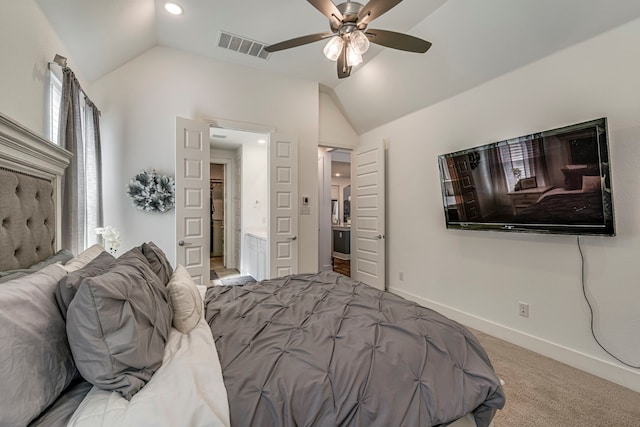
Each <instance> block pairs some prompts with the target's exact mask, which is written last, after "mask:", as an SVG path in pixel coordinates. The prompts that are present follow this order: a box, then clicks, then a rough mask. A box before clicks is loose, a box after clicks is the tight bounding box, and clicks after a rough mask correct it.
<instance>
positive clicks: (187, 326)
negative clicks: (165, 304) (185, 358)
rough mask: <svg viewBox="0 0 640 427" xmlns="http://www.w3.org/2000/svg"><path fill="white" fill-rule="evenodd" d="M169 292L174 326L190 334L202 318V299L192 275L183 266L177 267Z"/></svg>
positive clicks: (168, 285)
mask: <svg viewBox="0 0 640 427" xmlns="http://www.w3.org/2000/svg"><path fill="white" fill-rule="evenodd" d="M167 290H168V291H169V296H170V297H171V305H172V308H173V326H174V327H175V328H176V329H177V330H179V331H180V332H182V333H184V334H188V333H189V332H190V331H191V330H192V329H193V328H195V327H196V325H197V324H198V322H200V319H201V318H202V298H201V296H200V292H199V291H198V288H197V287H196V284H195V283H194V282H193V280H192V279H191V275H190V274H189V272H188V271H187V269H186V268H184V267H183V266H182V265H178V266H177V267H176V271H174V272H173V275H172V276H171V279H169V283H168V284H167Z"/></svg>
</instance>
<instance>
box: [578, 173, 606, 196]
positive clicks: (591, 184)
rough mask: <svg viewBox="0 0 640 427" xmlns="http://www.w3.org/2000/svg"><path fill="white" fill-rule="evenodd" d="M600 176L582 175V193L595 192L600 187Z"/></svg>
mask: <svg viewBox="0 0 640 427" xmlns="http://www.w3.org/2000/svg"><path fill="white" fill-rule="evenodd" d="M601 182H602V178H600V177H599V176H583V177H582V192H583V193H597V192H598V191H600V189H601V187H602V186H601Z"/></svg>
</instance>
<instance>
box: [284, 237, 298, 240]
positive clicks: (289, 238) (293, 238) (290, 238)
mask: <svg viewBox="0 0 640 427" xmlns="http://www.w3.org/2000/svg"><path fill="white" fill-rule="evenodd" d="M297 238H298V237H297V236H293V237H288V238H287V240H291V241H293V240H296V239H297Z"/></svg>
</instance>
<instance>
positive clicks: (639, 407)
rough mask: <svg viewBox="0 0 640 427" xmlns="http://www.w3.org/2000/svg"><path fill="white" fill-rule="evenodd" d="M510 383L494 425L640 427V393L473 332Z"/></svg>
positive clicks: (523, 426)
mask: <svg viewBox="0 0 640 427" xmlns="http://www.w3.org/2000/svg"><path fill="white" fill-rule="evenodd" d="M473 333H474V334H475V335H476V336H477V337H478V339H479V340H480V342H481V343H482V345H483V346H484V348H485V349H486V350H487V353H489V357H490V358H491V362H492V363H493V366H494V368H495V370H496V372H498V375H499V376H500V378H502V379H503V380H504V381H505V383H506V384H505V386H504V391H505V394H506V396H507V404H506V406H505V408H504V409H503V410H502V411H498V414H497V415H496V417H495V418H494V423H493V424H494V427H516V426H517V427H547V426H548V427H573V426H580V427H600V426H612V427H622V426H624V427H627V426H628V427H640V393H636V392H634V391H632V390H629V389H627V388H625V387H621V386H619V385H617V384H614V383H611V382H609V381H606V380H603V379H601V378H599V377H596V376H594V375H591V374H588V373H586V372H584V371H581V370H578V369H575V368H572V367H570V366H568V365H565V364H563V363H560V362H556V361H555V360H553V359H549V358H548V357H545V356H541V355H539V354H537V353H534V352H531V351H528V350H526V349H524V348H521V347H518V346H515V345H513V344H509V343H507V342H505V341H502V340H500V339H498V338H494V337H492V336H490V335H487V334H484V333H482V332H479V331H475V330H474V331H473Z"/></svg>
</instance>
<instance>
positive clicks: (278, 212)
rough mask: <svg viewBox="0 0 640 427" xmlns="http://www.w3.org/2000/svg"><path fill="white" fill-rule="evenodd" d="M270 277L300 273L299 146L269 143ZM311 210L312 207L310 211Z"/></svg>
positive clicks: (288, 141)
mask: <svg viewBox="0 0 640 427" xmlns="http://www.w3.org/2000/svg"><path fill="white" fill-rule="evenodd" d="M269 181H270V185H269V237H268V240H269V254H268V255H269V256H268V257H269V272H268V276H269V277H282V276H287V275H289V274H294V273H297V272H298V209H297V208H298V143H297V141H295V140H294V139H292V138H285V137H282V136H278V135H273V134H272V135H271V137H270V141H269ZM307 208H308V207H307Z"/></svg>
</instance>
